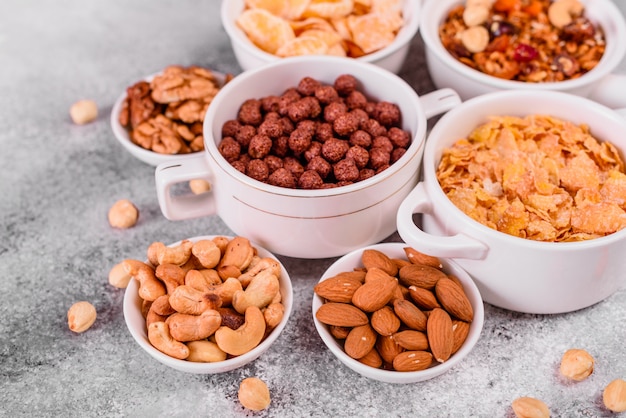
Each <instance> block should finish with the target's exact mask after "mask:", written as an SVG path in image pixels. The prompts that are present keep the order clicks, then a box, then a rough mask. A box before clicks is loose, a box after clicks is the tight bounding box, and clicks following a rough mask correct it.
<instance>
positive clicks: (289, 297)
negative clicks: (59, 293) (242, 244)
mask: <svg viewBox="0 0 626 418" xmlns="http://www.w3.org/2000/svg"><path fill="white" fill-rule="evenodd" d="M214 237H215V236H211V235H207V236H198V237H194V238H187V239H189V240H190V241H194V242H195V241H199V240H202V239H212V238H214ZM228 238H233V237H228ZM179 244H180V241H179V242H176V243H174V244H171V245H170V246H172V247H173V246H176V245H179ZM252 245H253V246H254V247H255V248H256V249H257V251H258V255H259V256H260V257H271V258H276V257H275V256H274V255H273V254H272V253H270V252H269V251H267V250H266V249H265V248H263V247H260V246H259V245H257V244H255V243H253V242H252ZM279 262H280V261H279ZM280 266H281V275H280V278H279V280H280V292H281V294H282V303H283V305H284V306H285V314H284V316H283V319H282V321H281V322H280V323H279V324H278V325H277V326H276V327H275V328H274V329H273V330H272V332H271V333H270V334H269V335H268V336H267V337H266V338H265V339H264V340H263V341H262V342H261V343H260V344H259V345H258V346H256V347H255V348H253V349H252V350H250V351H249V352H247V353H245V354H242V355H240V356H237V357H233V358H230V359H226V360H224V361H220V362H215V363H199V362H192V361H186V360H179V359H176V358H173V357H170V356H168V355H167V354H164V353H162V352H161V351H159V350H157V349H156V348H154V346H153V345H152V344H151V343H150V341H149V340H148V333H147V330H146V320H145V318H144V317H143V316H142V314H141V303H142V300H141V298H140V297H139V294H138V293H137V291H138V289H139V286H138V284H137V280H135V279H131V281H130V282H129V284H128V287H127V288H126V291H125V293H124V320H125V321H126V326H127V327H128V330H129V331H130V334H131V335H132V336H133V338H134V339H135V341H136V342H137V344H139V346H140V347H141V348H142V349H143V350H144V351H145V352H146V353H148V354H149V355H150V356H151V357H152V358H154V359H155V360H157V361H159V362H161V363H163V364H165V365H166V366H169V367H171V368H173V369H176V370H179V371H181V372H187V373H196V374H213V373H223V372H228V371H231V370H234V369H237V368H239V367H241V366H244V365H246V364H248V363H250V362H252V361H254V360H256V359H257V358H258V357H259V356H261V355H262V354H263V353H265V352H266V351H267V350H268V349H269V348H270V346H271V345H272V344H273V343H274V342H275V341H276V339H277V338H278V337H279V336H280V333H281V332H282V331H283V329H284V328H285V326H286V325H287V321H288V320H289V316H290V315H291V310H292V307H293V289H292V287H291V278H290V277H289V273H287V270H285V267H284V266H283V265H282V263H281V265H280Z"/></svg>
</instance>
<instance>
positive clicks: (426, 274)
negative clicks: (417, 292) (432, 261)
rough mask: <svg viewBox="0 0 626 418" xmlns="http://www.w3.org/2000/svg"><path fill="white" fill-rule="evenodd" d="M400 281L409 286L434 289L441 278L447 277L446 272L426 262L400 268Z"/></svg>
mask: <svg viewBox="0 0 626 418" xmlns="http://www.w3.org/2000/svg"><path fill="white" fill-rule="evenodd" d="M398 277H399V280H400V283H402V284H403V285H405V286H407V287H411V286H417V287H423V288H424V289H432V288H434V287H435V284H436V283H437V282H438V281H439V279H442V278H447V277H448V276H446V274H445V273H444V272H443V271H441V270H438V269H436V268H435V267H431V266H427V265H424V264H410V265H408V266H404V267H402V268H401V269H400V271H399V273H398Z"/></svg>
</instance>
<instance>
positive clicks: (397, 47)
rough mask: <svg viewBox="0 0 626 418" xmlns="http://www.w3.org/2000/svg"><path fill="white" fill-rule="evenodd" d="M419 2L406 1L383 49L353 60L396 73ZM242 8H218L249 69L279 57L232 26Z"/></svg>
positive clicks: (226, 1) (239, 1) (225, 4)
mask: <svg viewBox="0 0 626 418" xmlns="http://www.w3.org/2000/svg"><path fill="white" fill-rule="evenodd" d="M421 4H422V2H421V1H416V0H405V2H404V7H403V9H402V15H403V18H404V19H405V24H404V26H403V27H402V29H400V31H399V32H398V34H397V35H396V38H395V39H394V41H393V42H392V43H391V44H390V45H388V46H387V47H385V48H382V49H380V50H378V51H376V52H373V53H371V54H367V55H364V56H362V57H359V58H356V60H358V61H362V62H369V63H372V64H375V65H378V66H380V67H382V68H384V69H386V70H389V71H391V72H393V73H398V72H400V70H401V69H402V65H403V64H404V61H405V59H406V56H407V54H408V52H409V47H410V43H411V40H412V39H413V38H414V37H415V35H416V33H417V29H418V24H419V20H420V10H421V7H422V5H421ZM244 8H245V1H244V0H223V1H222V8H221V18H222V26H223V27H224V29H225V30H226V33H227V34H228V37H229V38H230V42H231V45H232V48H233V52H234V53H235V57H236V58H237V61H238V62H239V66H240V67H241V68H242V69H243V70H244V71H247V70H251V69H253V68H257V67H260V66H262V65H265V64H268V63H270V62H273V61H278V60H280V59H282V58H280V57H277V56H276V55H273V54H270V53H268V52H265V51H263V50H262V49H261V48H259V47H257V46H256V45H254V44H253V43H252V42H251V41H250V40H249V39H248V37H247V36H246V34H245V33H244V32H243V30H241V29H240V28H239V27H238V26H237V25H236V23H235V21H236V19H237V17H239V15H240V14H241V13H242V12H243V10H244Z"/></svg>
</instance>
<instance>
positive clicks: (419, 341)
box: [393, 329, 428, 351]
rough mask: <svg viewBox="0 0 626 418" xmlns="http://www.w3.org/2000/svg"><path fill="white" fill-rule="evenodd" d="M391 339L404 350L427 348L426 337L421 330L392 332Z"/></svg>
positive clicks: (422, 349)
mask: <svg viewBox="0 0 626 418" xmlns="http://www.w3.org/2000/svg"><path fill="white" fill-rule="evenodd" d="M393 340H394V341H395V342H396V343H398V345H399V346H400V347H402V348H404V349H405V350H411V351H415V350H417V351H424V350H428V337H427V336H426V334H424V333H423V332H421V331H414V330H412V329H407V330H404V331H400V332H396V333H395V334H393Z"/></svg>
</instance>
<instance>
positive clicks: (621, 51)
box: [420, 0, 626, 91]
mask: <svg viewBox="0 0 626 418" xmlns="http://www.w3.org/2000/svg"><path fill="white" fill-rule="evenodd" d="M444 1H446V2H449V3H462V1H461V0H444ZM582 1H583V2H587V0H582ZM594 1H595V2H597V3H603V7H606V8H607V10H606V15H607V16H615V18H614V19H613V23H614V27H615V31H616V33H615V37H614V38H615V39H621V40H624V39H626V23H625V22H624V20H623V19H622V18H621V16H622V13H621V12H620V11H619V9H618V8H617V6H615V4H613V3H612V2H611V1H609V0H594ZM425 3H426V4H425V5H424V8H423V10H422V15H421V17H420V35H421V37H422V39H423V40H424V43H425V46H426V48H427V49H428V51H430V52H432V53H433V54H435V55H436V56H437V58H438V59H439V60H441V61H442V62H443V63H444V64H445V65H446V66H448V67H450V68H452V69H454V70H455V71H456V72H458V73H461V74H462V75H463V76H464V77H468V78H470V79H472V80H474V81H477V82H480V83H481V84H485V85H488V86H491V87H493V88H497V89H532V90H537V91H547V90H569V89H575V88H579V87H582V86H585V85H588V84H589V83H593V82H595V81H598V80H599V79H600V78H602V77H605V76H606V75H607V74H609V73H610V72H612V71H613V70H614V69H615V68H616V67H617V66H618V65H619V63H620V62H621V60H622V59H623V58H624V56H625V53H626V42H619V43H617V44H616V46H615V48H616V51H615V52H614V53H613V54H612V55H611V56H607V54H604V55H603V56H602V58H601V59H600V64H599V65H602V67H601V68H598V67H596V68H594V69H592V70H591V71H589V72H587V73H585V74H583V75H581V76H580V77H578V78H575V79H569V80H563V81H558V82H544V83H528V82H524V81H517V80H505V79H501V78H497V77H493V76H490V75H488V74H485V73H483V72H481V71H478V70H475V69H473V68H470V67H468V66H467V65H465V64H463V63H461V62H460V61H458V60H457V59H455V58H454V57H453V56H452V55H450V53H449V52H448V51H447V50H446V49H445V48H444V47H443V45H442V44H441V40H440V38H439V34H438V33H433V32H436V31H429V30H427V29H428V22H432V21H433V20H434V19H438V20H437V22H438V24H440V23H441V22H442V21H443V20H444V19H445V15H446V13H447V10H449V9H443V10H444V13H443V15H442V16H441V17H439V16H436V15H434V14H433V9H435V8H437V7H443V5H442V4H441V1H440V0H439V1H426V2H425ZM589 3H591V2H589ZM446 4H447V3H446ZM594 70H597V71H594Z"/></svg>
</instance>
